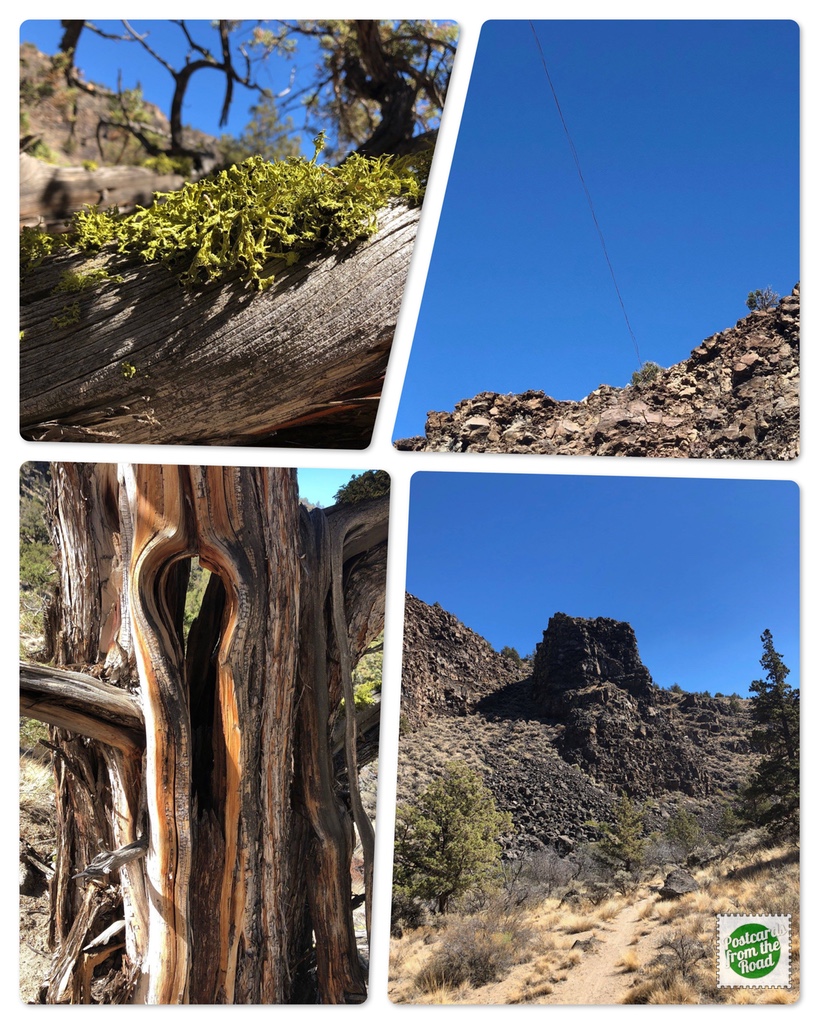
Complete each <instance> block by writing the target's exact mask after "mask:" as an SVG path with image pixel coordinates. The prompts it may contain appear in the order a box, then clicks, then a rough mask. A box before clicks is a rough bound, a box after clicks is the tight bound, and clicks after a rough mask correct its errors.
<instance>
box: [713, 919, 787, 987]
mask: <svg viewBox="0 0 820 1024" xmlns="http://www.w3.org/2000/svg"><path fill="white" fill-rule="evenodd" d="M726 958H727V960H728V961H729V967H731V969H732V970H733V971H734V972H735V974H739V975H740V976H741V977H742V978H764V977H765V976H766V975H767V974H771V973H772V971H773V970H774V969H775V967H777V965H778V963H779V962H780V939H778V938H777V937H776V936H775V935H772V933H771V932H770V931H769V929H768V928H765V927H764V926H763V925H761V924H755V923H752V924H744V925H741V926H740V928H736V929H735V930H734V931H733V932H732V934H731V935H730V936H729V941H728V943H727V948H726Z"/></svg>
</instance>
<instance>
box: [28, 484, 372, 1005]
mask: <svg viewBox="0 0 820 1024" xmlns="http://www.w3.org/2000/svg"><path fill="white" fill-rule="evenodd" d="M387 505H388V500H387V499H386V498H385V499H377V500H375V501H368V502H362V503H361V504H359V505H354V506H337V507H336V508H333V509H330V510H328V511H327V512H325V511H323V510H314V511H313V513H311V514H308V513H307V512H306V511H305V510H304V509H302V508H300V506H299V504H298V495H297V491H296V480H295V474H294V471H292V470H277V469H224V468H214V467H177V466H121V467H119V470H118V471H116V472H115V471H114V467H111V466H104V465H94V466H65V465H56V466H55V467H53V471H52V515H53V521H54V525H53V534H54V537H55V539H56V541H57V543H58V548H57V551H58V563H59V565H60V569H61V572H60V587H59V591H58V595H57V599H56V601H55V613H54V615H53V617H52V620H51V631H52V632H53V633H54V634H55V636H57V637H59V640H58V641H57V642H55V643H54V644H53V647H54V649H55V650H56V651H58V652H59V653H60V657H61V660H62V661H63V662H64V663H67V662H71V663H74V664H75V665H76V664H79V665H80V667H82V669H83V671H82V672H80V673H78V672H76V671H67V670H61V669H57V668H43V667H38V668H35V667H33V666H23V667H22V668H21V690H22V709H23V713H25V714H28V715H30V716H32V717H38V718H40V719H42V720H44V721H47V722H49V723H50V724H52V725H53V726H55V728H54V729H53V731H52V748H53V751H54V758H55V771H56V777H57V784H58V789H57V811H58V822H59V843H58V858H57V866H56V871H55V875H54V879H53V883H52V884H53V892H52V895H53V904H52V937H53V941H54V944H55V946H56V954H55V960H54V964H53V969H52V973H51V978H50V980H49V986H48V992H47V999H48V1001H50V1002H87V1001H119V1002H122V1001H135V1002H143V1001H147V1002H151V1003H183V1002H197V1003H218V1002H222V1003H274V1002H288V1001H309V1000H316V1001H321V1002H346V1001H360V1000H362V999H363V998H364V997H365V994H366V978H365V972H364V971H363V969H362V965H361V962H360V957H359V953H358V949H357V942H356V935H355V931H354V925H353V911H352V893H351V875H350V867H351V859H352V855H353V849H354V841H355V833H356V832H358V834H359V836H360V838H361V841H362V844H363V849H364V857H365V878H366V897H367V902H368V905H369V896H370V894H369V888H370V879H371V877H372V826H371V823H370V821H369V820H368V819H367V817H366V815H363V812H362V810H361V800H360V797H359V787H358V770H359V765H358V762H357V756H358V755H357V751H358V750H360V749H361V750H363V751H365V752H366V754H365V756H370V753H369V752H370V748H369V746H362V747H360V746H359V743H358V735H357V722H356V714H355V705H354V701H353V688H352V683H351V678H350V670H351V665H352V664H355V662H356V661H357V660H358V659H359V657H361V655H362V653H363V652H364V648H365V647H366V646H367V644H368V643H369V642H370V641H371V640H372V639H373V637H374V636H375V635H376V634H377V633H378V632H379V630H380V629H381V628H382V624H383V620H384V568H385V564H386V538H387ZM193 557H198V558H199V560H200V563H201V564H202V565H203V566H205V567H206V568H208V569H209V570H210V571H211V573H212V574H213V575H212V577H211V580H210V583H209V585H208V587H207V590H206V592H205V596H204V598H203V602H202V607H201V609H200V611H199V614H198V616H197V618H196V619H195V620H194V622H193V624H192V626H191V629H190V632H189V634H188V636H187V637H186V636H185V635H184V631H183V609H184V603H185V593H186V586H187V580H188V566H189V560H190V559H191V558H193ZM89 609H91V611H90V612H89ZM75 652H77V653H76V654H75ZM95 676H103V679H98V678H95ZM132 691H133V692H132ZM343 697H344V707H343V708H342V698H343ZM341 718H344V719H345V720H346V723H347V724H346V726H345V728H344V740H343V741H342V744H341V745H342V747H343V749H344V751H345V756H344V766H343V767H341V768H340V767H339V765H338V764H337V763H335V762H334V731H335V732H336V735H337V736H338V728H336V729H335V728H334V727H336V726H337V722H338V721H339V720H340V719H341ZM69 729H70V730H71V732H68V731H67V730H69ZM95 858H96V859H95ZM112 865H113V867H112ZM78 875H80V876H81V877H79V878H78V877H77V876H78ZM368 924H369V915H368ZM98 939H99V941H95V940H98ZM314 958H315V963H314Z"/></svg>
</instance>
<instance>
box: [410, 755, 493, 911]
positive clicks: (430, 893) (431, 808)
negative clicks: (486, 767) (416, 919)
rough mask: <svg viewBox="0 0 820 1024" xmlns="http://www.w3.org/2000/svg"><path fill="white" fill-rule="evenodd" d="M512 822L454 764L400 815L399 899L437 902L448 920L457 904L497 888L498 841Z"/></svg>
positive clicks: (471, 774)
mask: <svg viewBox="0 0 820 1024" xmlns="http://www.w3.org/2000/svg"><path fill="white" fill-rule="evenodd" d="M511 827H512V818H511V817H510V815H509V814H508V813H507V812H506V811H503V812H502V811H499V810H498V809H497V807H496V805H495V800H494V799H493V795H492V793H491V792H490V791H489V789H487V787H486V786H485V785H484V783H483V782H482V781H481V778H480V776H478V775H477V774H476V773H475V772H474V771H472V770H471V769H470V768H469V767H468V766H467V765H466V764H465V762H464V761H451V762H449V763H448V764H447V765H445V767H444V775H443V776H442V777H441V778H440V779H436V780H435V781H434V782H431V783H430V785H429V786H428V787H427V789H425V790H424V792H423V793H421V795H420V796H419V797H418V798H417V799H416V801H415V802H414V803H410V804H403V805H401V806H400V807H399V808H398V809H397V811H396V847H395V860H396V867H395V874H394V878H393V885H394V898H395V899H396V900H398V901H402V900H403V901H408V900H409V901H415V900H433V901H435V904H436V909H437V910H438V912H439V913H440V914H446V913H447V909H448V906H449V903H450V901H451V900H452V899H454V898H457V897H459V896H462V895H464V893H466V892H469V891H470V890H471V889H482V888H486V887H488V886H492V884H493V882H494V880H495V876H496V875H497V871H498V864H499V861H500V858H501V846H500V844H499V838H500V837H501V836H502V835H503V834H504V833H505V832H507V831H509V830H510V828H511Z"/></svg>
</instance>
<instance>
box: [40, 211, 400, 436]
mask: <svg viewBox="0 0 820 1024" xmlns="http://www.w3.org/2000/svg"><path fill="white" fill-rule="evenodd" d="M418 217H419V210H418V209H408V208H407V207H406V206H402V205H396V206H393V207H391V208H390V209H388V210H385V211H383V213H382V214H381V215H380V218H379V223H380V227H379V231H378V234H377V235H375V236H374V237H373V238H371V239H370V240H368V241H365V242H359V243H355V244H350V245H348V246H345V247H343V248H341V249H339V250H334V251H332V252H330V253H328V252H323V253H319V254H317V255H316V256H315V257H313V258H312V259H306V260H305V261H304V262H303V263H298V264H296V265H295V266H294V267H292V268H289V269H285V268H280V269H279V270H278V271H277V275H276V280H275V282H274V284H273V286H272V287H271V288H270V289H269V290H268V291H266V292H264V293H262V294H259V293H257V292H254V291H252V290H250V289H248V288H246V287H245V286H244V285H243V284H242V283H241V282H239V281H237V280H236V279H232V280H228V281H227V282H226V283H214V284H211V285H206V286H202V287H199V288H196V289H185V288H183V287H182V286H181V285H180V284H178V283H177V281H176V279H175V278H174V277H173V276H172V275H171V274H170V273H169V272H168V271H167V270H165V269H164V268H163V267H160V266H145V265H135V264H134V263H133V262H124V263H122V265H119V266H118V264H117V260H116V259H113V260H112V262H111V272H112V273H118V274H120V275H121V276H122V281H121V282H113V281H110V282H107V283H105V284H104V285H102V286H100V287H98V288H96V289H95V290H94V291H93V293H82V294H81V295H80V296H79V297H78V298H77V301H78V303H79V310H80V316H79V321H78V322H77V323H75V324H72V325H70V326H66V327H57V326H55V324H54V318H55V317H57V318H59V317H60V315H61V313H62V312H63V311H64V310H65V309H66V306H67V304H68V303H67V296H66V295H64V294H54V293H53V289H54V288H55V286H56V285H57V283H58V281H59V279H60V275H61V274H62V273H63V272H64V271H66V270H75V271H76V270H80V269H81V268H82V267H83V266H84V264H85V263H86V260H84V259H83V258H80V257H77V256H67V255H59V256H56V257H52V258H50V259H49V260H47V261H46V263H44V264H43V265H42V266H41V267H40V268H37V269H36V270H34V271H32V272H30V273H29V274H27V275H26V276H25V277H24V279H23V282H22V287H21V305H22V308H21V324H20V326H21V329H22V330H23V331H24V336H23V340H22V342H21V356H20V389H21V413H20V415H21V419H20V423H21V432H22V434H23V436H24V437H26V438H27V439H30V440H69V441H71V440H85V441H100V442H122V443H124V442H128V443H155V444H209V445H221V444H254V443H256V444H276V438H275V432H276V430H277V428H278V427H280V426H285V425H290V424H293V423H294V422H299V421H302V420H303V419H304V418H305V417H308V418H309V417H310V416H313V415H317V414H325V413H327V412H328V411H329V410H332V409H334V408H336V407H342V406H345V404H346V403H348V402H349V400H350V399H355V400H358V399H361V398H362V396H368V395H374V394H375V395H378V394H379V392H380V390H381V381H382V379H383V376H384V372H385V368H386V366H387V358H388V354H389V351H390V346H391V344H392V340H393V333H394V330H395V326H396V321H397V318H398V313H399V307H400V304H401V297H402V293H403V290H404V284H405V280H406V276H407V270H408V267H409V263H410V256H411V252H412V248H413V242H414V240H415V235H416V228H417V224H418ZM68 298H73V297H71V296H69V297H68ZM127 367H134V368H135V372H134V373H133V375H132V376H128V374H129V373H130V372H131V371H130V370H129V369H127Z"/></svg>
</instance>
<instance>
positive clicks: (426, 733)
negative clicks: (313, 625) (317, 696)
mask: <svg viewBox="0 0 820 1024" xmlns="http://www.w3.org/2000/svg"><path fill="white" fill-rule="evenodd" d="M402 725H403V728H402V737H401V741H400V747H399V785H398V790H399V792H398V796H399V801H400V802H402V801H404V800H408V799H411V798H412V797H413V795H414V794H415V793H418V792H419V791H420V789H421V788H423V787H424V786H425V785H427V783H428V782H429V781H430V779H431V778H432V777H434V776H436V775H438V774H439V773H440V771H441V769H442V768H443V766H444V764H446V762H447V761H449V760H453V759H460V760H464V761H466V762H467V763H468V764H470V765H471V767H473V768H474V769H475V770H477V771H478V772H479V773H480V774H481V775H482V777H483V778H484V781H485V782H486V784H487V785H488V786H489V787H490V789H491V790H492V792H493V794H494V796H495V798H496V801H497V802H498V804H499V806H500V807H501V808H503V809H504V810H507V811H509V812H510V813H511V814H512V816H513V822H514V825H515V834H514V835H513V836H512V837H510V838H508V840H507V845H506V852H507V855H508V856H517V855H519V854H521V853H523V852H525V851H526V850H528V849H533V848H535V847H538V846H540V845H549V846H552V847H553V848H555V849H557V850H558V851H559V852H561V853H566V852H568V851H570V850H572V849H573V847H574V845H575V844H578V843H584V842H589V841H594V840H596V839H598V838H599V837H600V835H599V832H598V830H597V829H596V828H595V826H594V825H593V824H592V823H593V822H595V821H607V820H610V819H611V817H612V813H613V804H614V802H615V801H616V800H617V797H618V794H619V793H620V792H624V791H625V792H627V793H629V794H630V795H631V796H632V797H633V799H635V800H637V801H643V800H645V799H647V798H649V797H654V798H655V807H656V809H655V811H653V812H652V813H651V814H650V815H649V818H650V819H651V820H650V825H651V827H652V828H662V826H663V821H664V818H665V816H666V815H668V814H671V813H674V811H675V809H676V808H677V807H678V806H679V804H680V801H688V802H689V804H690V805H696V806H697V807H698V809H699V813H700V814H701V820H702V821H709V820H710V816H712V817H714V820H715V821H716V820H717V818H718V817H719V810H720V807H721V806H722V804H723V802H724V801H725V799H726V798H728V797H729V796H730V795H731V794H733V793H736V792H737V790H738V789H739V787H740V786H742V785H743V783H744V782H745V781H746V779H747V778H748V775H749V771H750V764H749V762H748V758H749V756H750V755H749V747H748V740H747V738H746V737H747V734H748V728H749V721H748V712H747V708H746V702H745V701H742V700H740V698H736V697H735V698H728V697H712V696H709V695H708V694H705V693H701V694H697V693H684V692H683V691H676V690H664V689H661V688H660V687H658V686H656V685H655V683H654V682H653V680H652V677H651V675H650V673H649V671H648V669H647V668H646V666H645V665H644V664H643V663H642V661H641V658H640V655H639V652H638V646H637V642H636V639H635V634H634V631H633V630H632V627H631V626H630V625H629V624H628V623H625V622H618V621H616V620H613V619H607V618H598V619H579V618H573V617H571V616H569V615H564V614H560V613H559V614H556V615H553V616H552V618H551V619H550V621H549V625H548V628H547V629H546V631H545V632H544V639H543V640H542V641H541V643H540V644H539V645H538V647H537V648H536V655H535V659H534V662H533V663H529V662H524V663H517V662H515V661H513V660H511V659H507V658H503V657H502V656H501V655H500V654H499V653H498V652H497V651H495V650H494V649H493V648H492V647H491V646H490V644H488V643H487V642H486V641H485V640H484V639H483V638H482V637H480V636H479V635H478V634H477V633H475V632H473V631H472V630H471V629H468V627H467V626H465V625H463V624H462V623H461V622H459V620H458V619H457V618H456V617H455V616H454V615H451V614H450V613H449V612H446V611H445V610H444V609H443V608H441V607H439V606H432V607H431V606H430V605H427V604H425V603H424V602H423V601H420V600H418V598H415V597H411V596H410V595H408V596H407V603H406V613H405V634H404V667H403V679H402Z"/></svg>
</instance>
